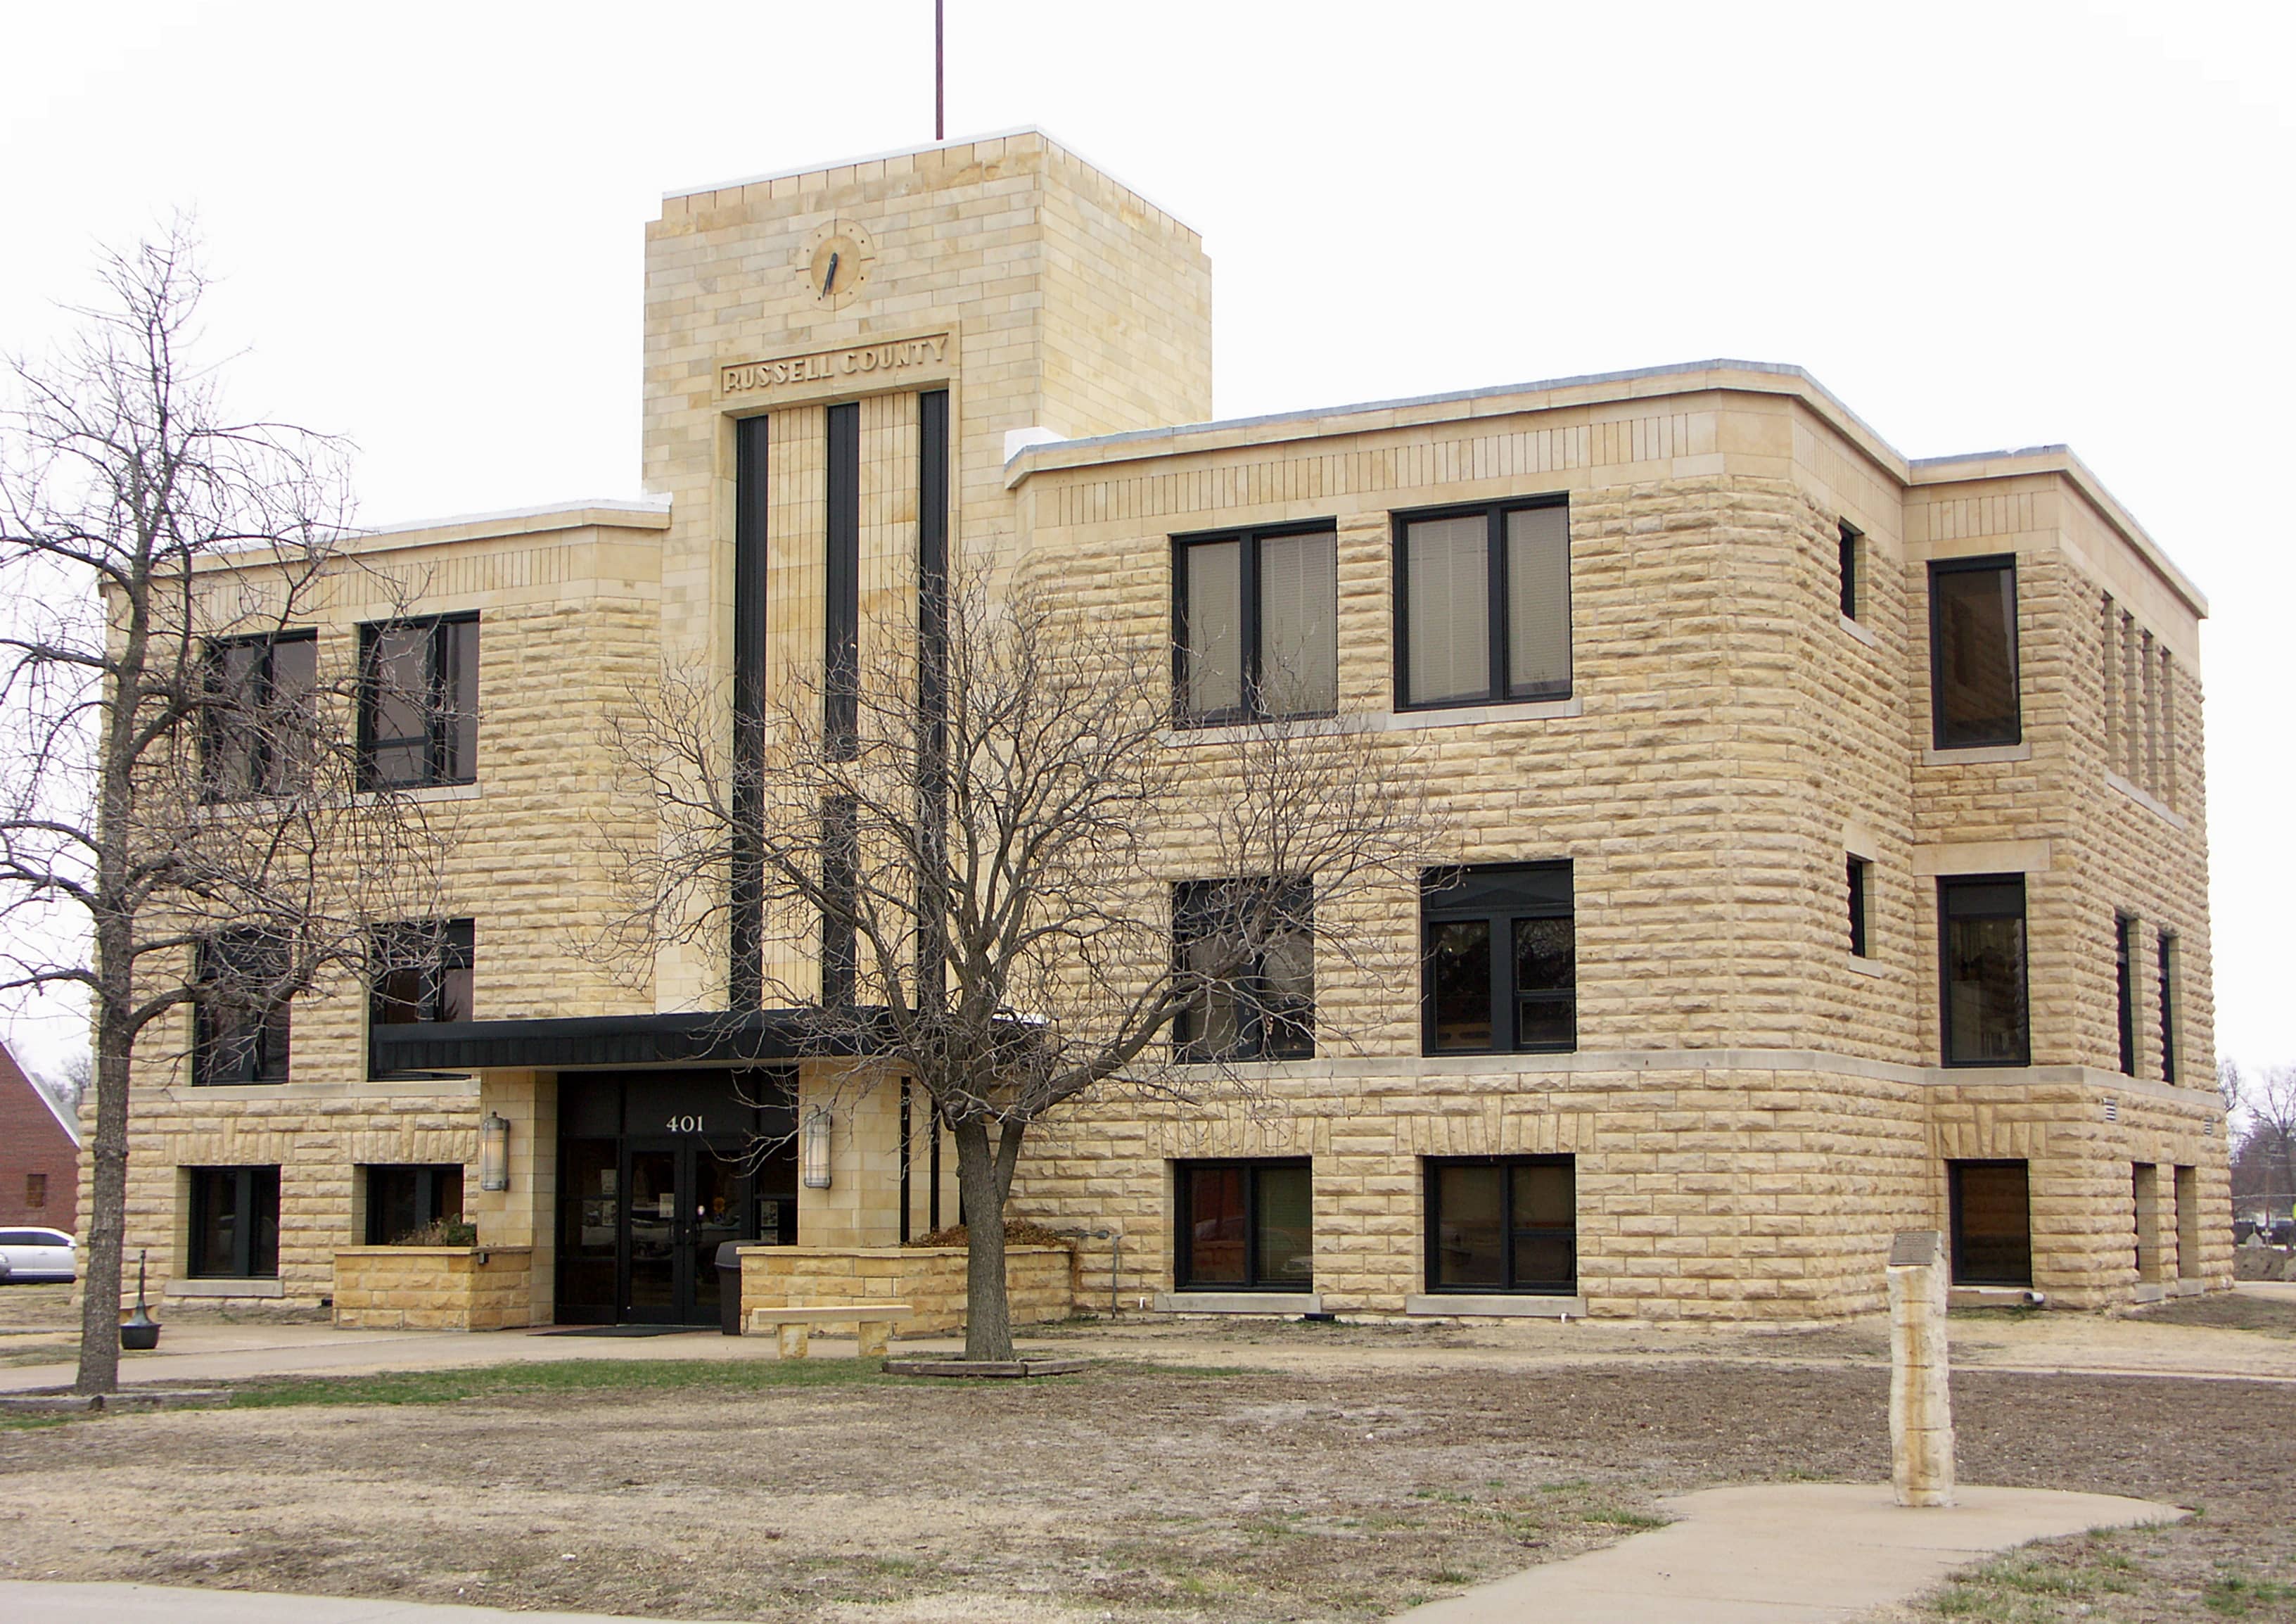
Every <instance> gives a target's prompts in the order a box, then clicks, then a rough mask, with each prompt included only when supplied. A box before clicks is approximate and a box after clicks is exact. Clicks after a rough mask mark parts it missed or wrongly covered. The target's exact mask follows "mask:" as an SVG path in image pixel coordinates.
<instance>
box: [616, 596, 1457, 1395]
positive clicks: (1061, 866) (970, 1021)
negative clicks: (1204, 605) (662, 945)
mask: <svg viewBox="0 0 2296 1624" xmlns="http://www.w3.org/2000/svg"><path fill="white" fill-rule="evenodd" d="M1171 670H1172V650H1171V646H1170V644H1169V643H1167V642H1164V641H1162V640H1160V639H1159V638H1155V637H1148V636H1143V637H1134V638H1130V639H1128V638H1127V637H1126V636H1122V635H1121V634H1119V633H1117V632H1111V631H1109V630H1106V629H1103V628H1100V627H1096V626H1095V624H1094V623H1093V622H1092V621H1091V620H1090V619H1088V618H1087V616H1085V615H1084V614H1082V613H1080V612H1078V611H1065V612H1064V611H1062V609H1061V608H1059V607H1058V606H1057V605H1056V604H1055V603H1054V601H1053V600H1051V599H1050V598H1049V597H1047V596H1046V595H1045V594H1044V593H1042V592H1040V591H1039V590H1037V588H1035V587H1033V586H1030V585H1029V584H1028V583H1027V582H1026V581H1025V580H1023V581H1020V582H1017V583H1014V584H1011V585H1009V586H1006V587H1005V589H1004V590H1002V591H1000V592H995V593H992V592H991V591H990V590H989V589H988V586H986V585H985V584H984V582H982V581H980V580H979V579H968V580H964V581H960V582H957V583H955V584H954V586H952V587H951V588H950V589H948V590H946V591H944V590H941V589H940V583H939V582H938V581H935V580H928V582H927V583H926V591H925V593H924V594H923V595H922V603H921V604H920V608H919V613H918V615H917V618H916V619H914V620H913V621H910V622H907V623H905V624H890V625H878V626H874V627H871V628H870V629H869V632H868V634H867V636H866V639H865V644H864V647H863V649H862V651H861V652H860V653H859V654H858V655H857V657H856V658H855V659H854V660H852V662H851V663H850V664H849V665H847V666H846V667H844V668H841V669H840V668H838V667H837V666H836V665H835V664H832V665H831V666H830V667H829V668H825V669H821V670H808V669H805V668H794V667H789V666H784V667H783V668H777V669H776V670H775V672H774V673H773V677H774V680H773V682H772V684H771V687H772V690H773V691H772V693H771V696H770V697H769V698H768V699H767V700H765V701H762V702H761V714H760V715H759V716H758V737H759V738H760V739H761V741H762V742H761V743H760V745H759V746H758V749H757V750H756V752H755V759H754V761H752V762H745V763H742V764H741V765H739V766H738V767H737V766H736V765H735V762H734V751H733V750H732V741H733V737H734V731H735V729H734V716H733V709H732V707H731V706H730V704H729V703H728V702H727V700H726V695H725V693H724V692H723V691H722V688H721V686H720V685H714V684H711V683H709V682H706V681H701V680H698V679H693V678H690V677H682V676H680V675H678V674H676V673H670V674H668V675H666V676H665V678H664V681H663V685H662V688H661V691H660V693H652V694H645V695H639V696H635V698H636V702H635V705H634V707H633V709H634V710H635V712H636V713H637V714H638V715H640V716H642V717H644V718H645V720H644V724H643V725H642V726H639V727H637V728H635V729H633V730H630V731H628V732H626V733H624V734H621V735H620V736H619V747H620V748H621V750H622V751H623V754H624V757H625V759H626V760H627V763H628V764H629V766H630V767H631V768H632V770H633V771H634V772H635V774H636V775H637V776H638V777H639V778H640V779H641V780H642V781H643V783H644V785H645V787H646V789H647V791H649V792H650V794H651V797H652V800H653V801H654V804H655V806H656V807H657V808H658V811H659V814H660V816H659V824H660V827H659V830H658V838H657V839H656V840H654V841H652V842H651V843H649V844H648V845H646V846H644V848H642V849H636V850H633V851H629V852H627V853H626V854H624V855H625V857H626V862H625V865H624V866H625V871H626V874H627V879H628V881H629V882H630V885H631V890H632V901H633V906H632V907H631V910H630V913H629V915H628V916H627V930H628V932H629V934H628V938H627V941H626V944H625V945H626V947H634V948H639V949H641V950H643V948H644V947H646V946H647V945H649V944H653V943H659V942H660V941H663V940H681V941H687V942H694V943H704V944H708V945H709V946H710V947H712V948H713V949H714V950H717V951H723V952H726V953H728V954H730V955H731V956H732V957H733V959H734V962H735V963H736V964H737V967H738V965H739V964H740V963H741V961H742V958H743V956H745V955H754V956H755V960H754V964H753V965H752V968H751V970H750V979H751V980H753V981H754V983H755V984H756V985H758V987H759V988H761V989H762V992H763V995H764V997H765V998H766V1000H767V1002H769V1003H772V1004H776V1005H783V1006H785V1007H789V1008H791V1009H794V1010H798V1011H800V1012H802V1013H803V1017H804V1026H805V1030H806V1034H807V1040H808V1045H809V1047H810V1051H811V1052H812V1053H816V1054H824V1055H839V1054H843V1055H852V1056H857V1057H865V1060H864V1061H863V1062H861V1063H857V1066H856V1067H855V1068H854V1070H853V1072H852V1073H851V1075H852V1076H853V1077H854V1078H855V1079H857V1080H856V1082H855V1083H854V1084H853V1085H852V1086H853V1087H865V1086H867V1083H866V1080H865V1079H871V1078H879V1077H890V1076H895V1075H898V1076H906V1077H907V1078H909V1079H913V1081H914V1084H915V1085H916V1086H917V1087H920V1088H921V1089H922V1091H923V1093H924V1094H925V1095H927V1096H928V1097H929V1099H930V1100H931V1107H932V1110H933V1111H934V1113H935V1115H936V1117H937V1119H938V1120H939V1122H940V1123H942V1124H945V1125H946V1127H947V1130H948V1132H949V1133H950V1135H951V1136H952V1138H953V1139H954V1141H955V1147H956V1159H957V1182H958V1188H959V1191H960V1193H961V1194H962V1196H963V1201H964V1213H965V1218H966V1228H967V1236H968V1239H967V1254H968V1255H967V1273H966V1290H967V1302H966V1316H965V1356H966V1357H968V1358H972V1359H1005V1358H1010V1357H1012V1348H1013V1333H1012V1319H1011V1314H1010V1310H1009V1305H1008V1303H1007V1301H1006V1296H1005V1225H1004V1212H1005V1200H1006V1198H1007V1196H1008V1195H1009V1194H1010V1193H1011V1190H1012V1185H1013V1170H1014V1169H1015V1167H1016V1165H1017V1164H1018V1162H1019V1160H1020V1155H1021V1146H1022V1144H1023V1142H1024V1141H1025V1139H1026V1137H1027V1135H1028V1132H1029V1128H1031V1127H1032V1126H1033V1125H1035V1124H1037V1123H1038V1122H1040V1121H1042V1120H1045V1119H1046V1117H1047V1116H1049V1115H1050V1114H1052V1113H1053V1112H1055V1111H1060V1110H1062V1108H1064V1107H1068V1106H1070V1105H1072V1104H1074V1103H1077V1102H1078V1101H1080V1100H1082V1099H1083V1098H1085V1097H1086V1096H1087V1095H1093V1094H1095V1093H1098V1094H1101V1095H1106V1094H1108V1093H1110V1092H1111V1091H1118V1090H1124V1091H1130V1092H1131V1093H1133V1094H1135V1095H1142V1096H1150V1097H1154V1098H1160V1099H1165V1100H1177V1101H1193V1100H1197V1099H1200V1098H1201V1097H1203V1096H1204V1095H1206V1094H1207V1093H1208V1092H1209V1091H1210V1090H1212V1089H1215V1088H1232V1087H1238V1086H1240V1079H1241V1077H1242V1073H1240V1072H1239V1071H1238V1070H1237V1069H1236V1068H1235V1066H1234V1064H1233V1063H1232V1062H1234V1060H1235V1059H1236V1058H1237V1057H1238V1056H1240V1055H1250V1054H1258V1053H1262V1052H1266V1051H1267V1049H1268V1046H1269V1044H1270V1042H1271V1041H1276V1040H1280V1039H1282V1038H1285V1037H1287V1036H1288V1037H1291V1038H1300V1037H1304V1036H1305V1035H1306V1034H1307V1033H1308V1031H1309V1030H1311V1029H1313V1028H1314V1025H1315V1022H1316V1011H1315V1008H1314V1004H1313V1000H1312V997H1311V996H1308V988H1309V987H1310V986H1311V978H1312V975H1313V968H1312V966H1313V963H1314V959H1315V957H1316V956H1317V955H1318V954H1320V955H1321V956H1323V957H1324V960H1325V962H1326V963H1327V964H1350V963H1356V962H1357V961H1358V954H1359V953H1360V952H1362V951H1363V949H1362V947H1361V943H1362V940H1363V939H1364V933H1363V932H1362V931H1360V928H1359V927H1356V926H1353V925H1351V924H1350V923H1349V922H1350V921H1351V920H1354V919H1357V918H1360V917H1362V915H1363V912H1364V910H1363V908H1362V907H1361V906H1360V904H1361V898H1362V894H1363V893H1364V891H1365V890H1366V889H1367V888H1371V887H1374V886H1376V885H1379V884H1382V883H1389V884H1396V885H1410V886H1415V885H1416V884H1417V875H1418V872H1419V866H1418V865H1420V864H1421V863H1422V862H1423V860H1424V853H1425V849H1426V848H1427V847H1428V845H1429V843H1430V820H1429V816H1428V814H1427V811H1426V806H1425V801H1424V799H1423V796H1421V795H1420V794H1419V793H1418V791H1417V790H1416V788H1415V786H1416V784H1417V783H1418V782H1419V777H1420V775H1417V774H1415V773H1414V772H1413V771H1411V770H1410V766H1409V763H1408V761H1407V760H1406V759H1405V758H1406V757H1407V756H1408V755H1409V753H1410V750H1409V747H1407V746H1404V745H1400V744H1399V743H1398V742H1395V741H1393V740H1391V739H1390V740H1389V741H1387V745H1388V748H1387V749H1386V750H1385V752H1384V765H1385V767H1386V770H1385V771H1383V772H1382V770H1380V769H1381V767H1382V750H1381V749H1380V745H1379V743H1378V742H1375V741H1374V738H1373V737H1372V736H1370V735H1369V734H1365V732H1364V731H1363V730H1361V729H1360V728H1357V727H1354V726H1346V725H1342V724H1341V723H1339V722H1336V721H1333V720H1329V719H1325V720H1321V721H1316V722H1308V723H1300V724H1289V725H1287V724H1282V723H1263V724H1257V725H1248V726H1235V727H1230V728H1225V729H1219V730H1217V731H1216V732H1213V733H1209V734H1202V735H1196V736H1193V737H1192V738H1191V739H1190V740H1188V741H1187V742H1178V741H1177V740H1176V738H1175V735H1174V734H1173V722H1172V713H1171V696H1170V693H1171V691H1170V682H1171ZM1398 767H1399V768H1400V770H1398ZM775 947H778V948H779V949H780V951H779V952H776V951H775ZM1369 957H1370V958H1373V959H1375V958H1376V957H1377V953H1376V950H1372V951H1371V952H1370V954H1369ZM777 965H779V966H783V967H784V968H782V969H780V970H779V971H777V970H776V968H775V966H777ZM816 966H817V969H816ZM800 967H801V968H800ZM1379 968H1380V969H1381V970H1382V972H1386V973H1393V972H1394V971H1395V970H1396V969H1397V968H1398V966H1396V965H1392V964H1381V965H1380V966H1379ZM738 979H739V976H738V974H737V980H738ZM1337 1036H1338V1035H1337V1034H1335V1033H1334V1032H1333V1031H1332V1030H1331V1029H1330V1028H1329V1026H1328V1025H1326V1027H1325V1029H1324V1030H1322V1031H1320V1032H1317V1033H1316V1039H1317V1040H1318V1041H1321V1042H1324V1043H1327V1044H1328V1043H1330V1042H1331V1041H1333V1039H1334V1038H1335V1037H1337Z"/></svg>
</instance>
